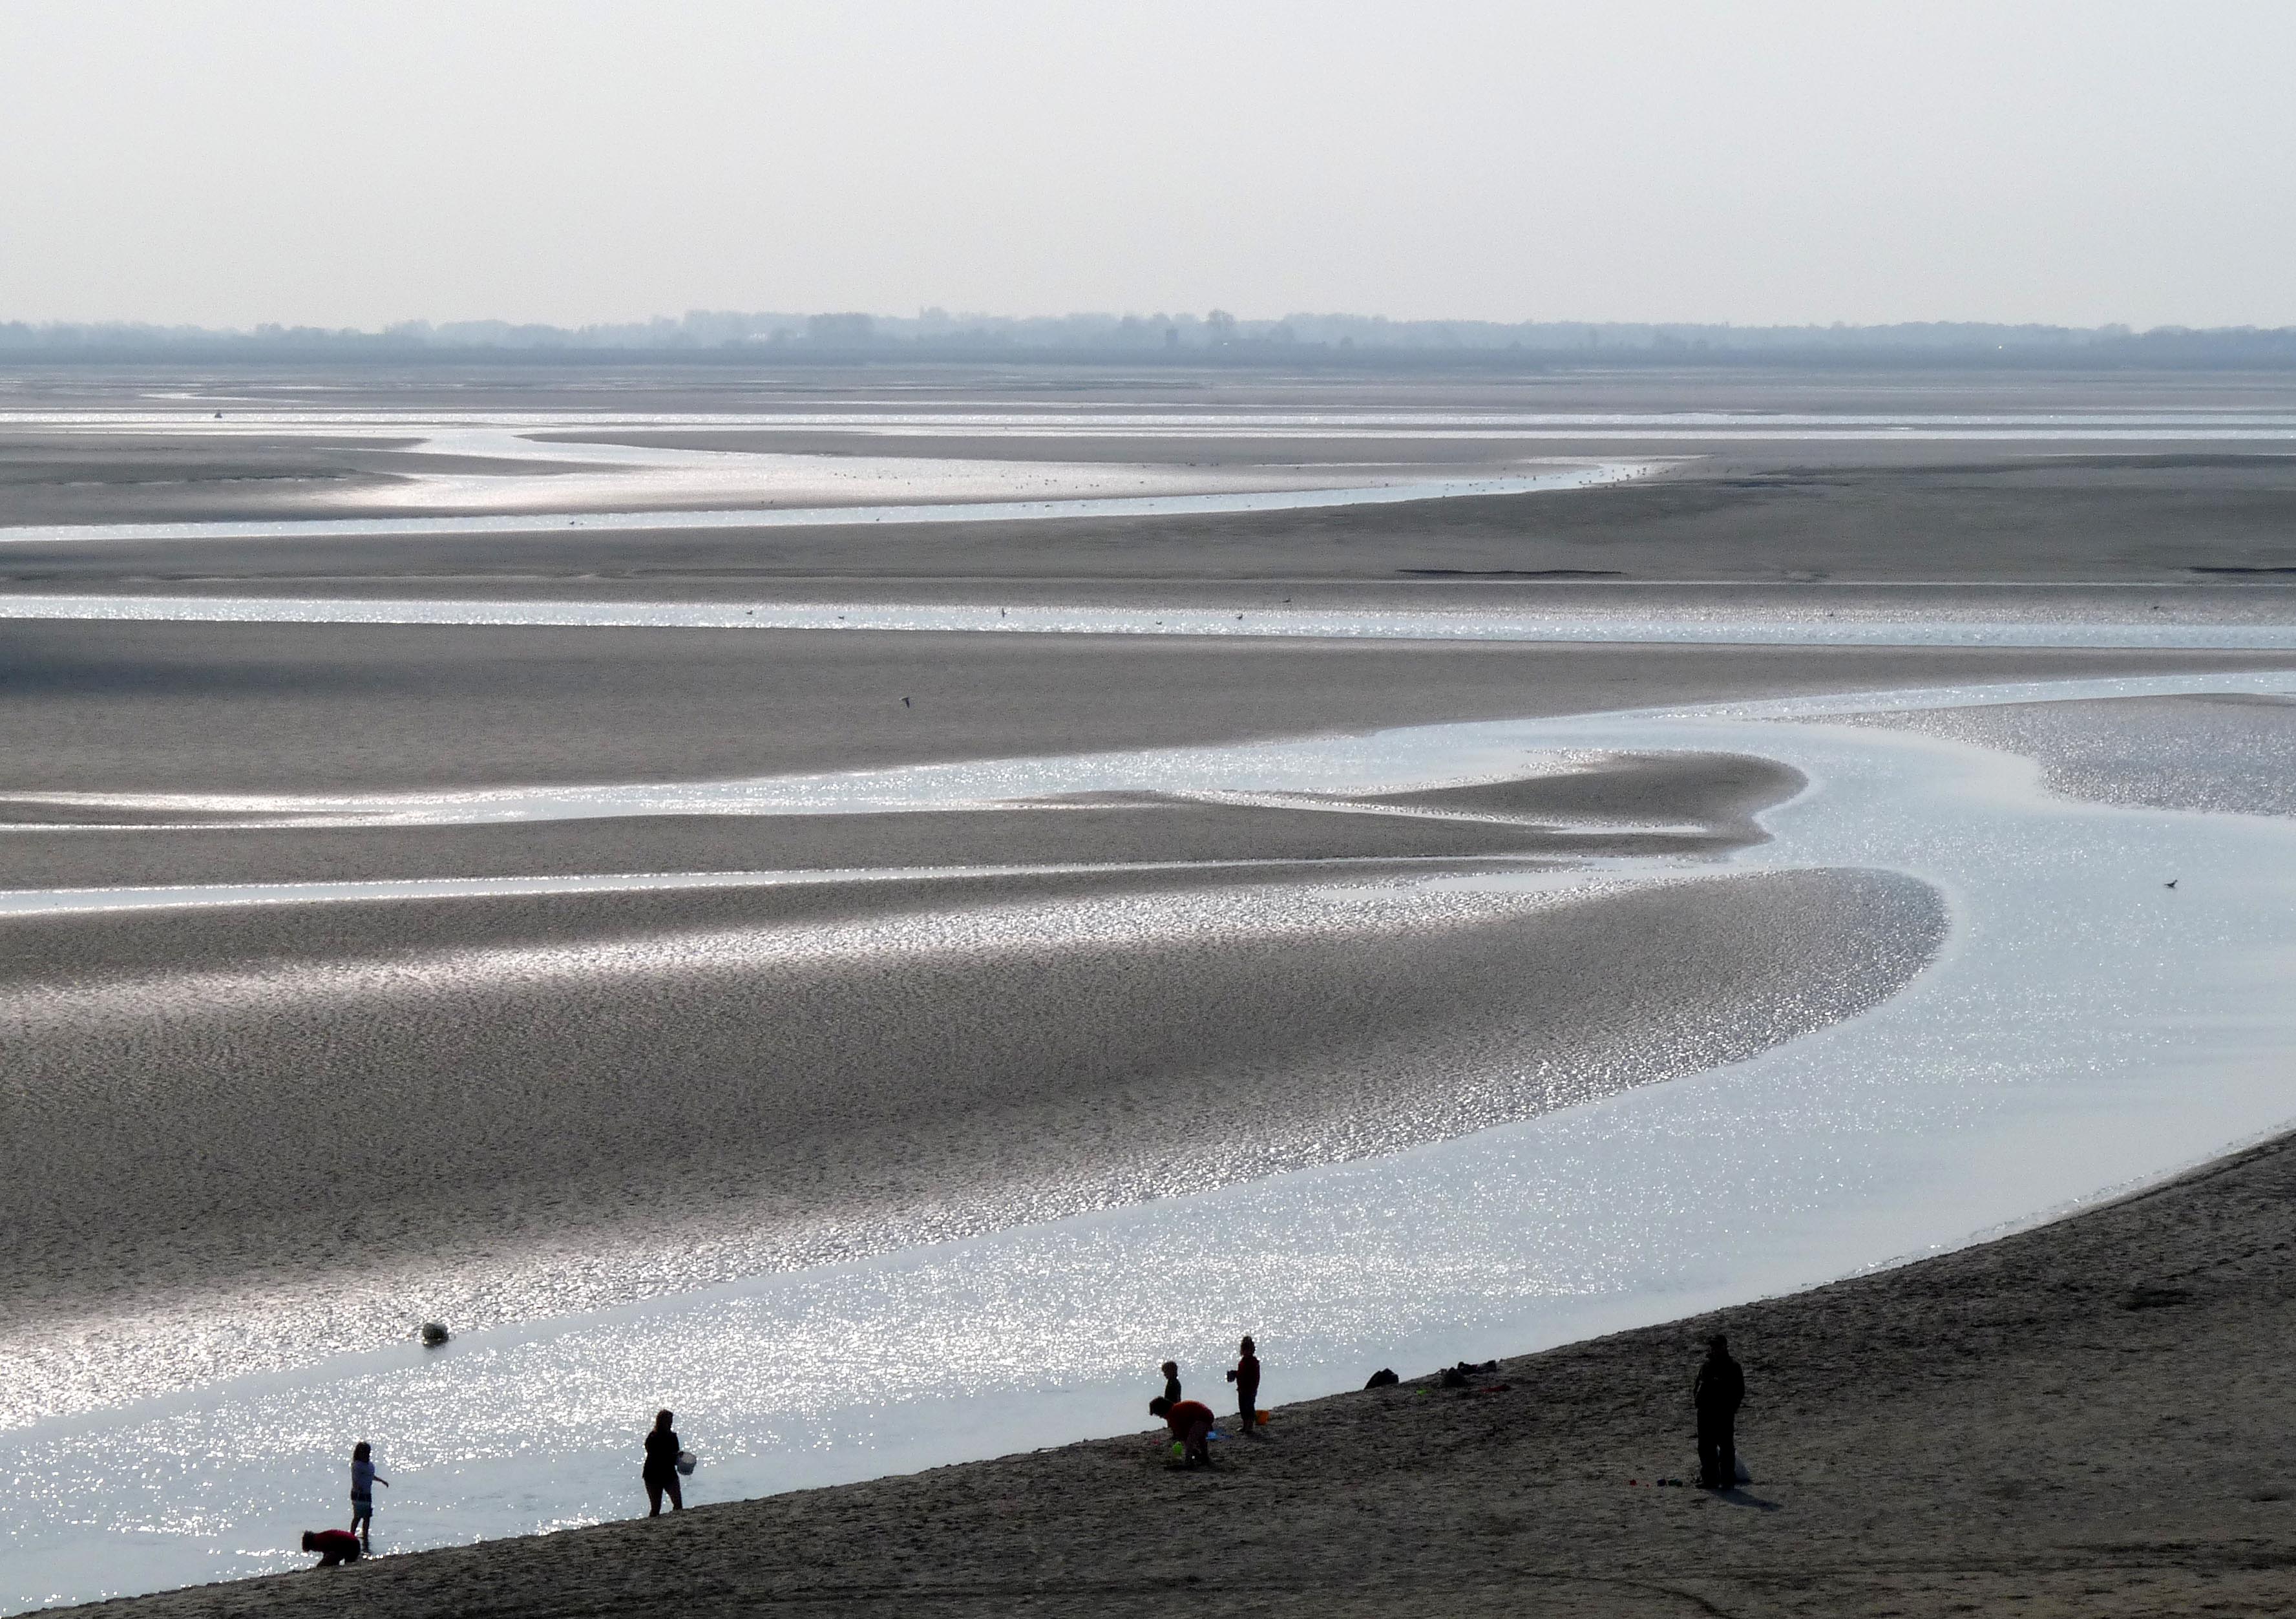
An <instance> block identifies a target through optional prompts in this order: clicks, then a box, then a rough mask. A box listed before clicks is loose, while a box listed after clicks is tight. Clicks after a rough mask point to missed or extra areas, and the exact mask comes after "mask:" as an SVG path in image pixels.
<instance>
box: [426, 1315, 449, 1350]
mask: <svg viewBox="0 0 2296 1619" xmlns="http://www.w3.org/2000/svg"><path fill="white" fill-rule="evenodd" d="M451 1336H453V1334H451V1333H449V1332H448V1331H447V1324H446V1323H445V1322H444V1321H425V1322H423V1323H422V1333H421V1337H422V1343H423V1346H424V1347H425V1348H427V1349H436V1348H438V1347H439V1345H440V1344H444V1343H445V1342H446V1341H447V1339H448V1338H449V1337H451Z"/></svg>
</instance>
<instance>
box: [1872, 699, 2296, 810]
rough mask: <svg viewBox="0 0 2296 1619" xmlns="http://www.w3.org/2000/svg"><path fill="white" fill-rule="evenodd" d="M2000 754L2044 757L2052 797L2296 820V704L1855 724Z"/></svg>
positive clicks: (1997, 710)
mask: <svg viewBox="0 0 2296 1619" xmlns="http://www.w3.org/2000/svg"><path fill="white" fill-rule="evenodd" d="M1848 723H1852V724H1857V725H1873V726H1882V727H1894V728H1897V729H1901V730H1917V731H1921V732H1923V733H1924V734H1925V735H1928V736H1949V737H1951V738H1953V739H1954V740H1956V741H1958V742H1973V743H1976V744H1980V746H1984V747H1993V748H1999V749H2002V750H2003V751H2005V752H2011V753H2016V754H2020V755H2021V756H2023V757H2025V758H2028V759H2034V760H2039V761H2040V764H2041V767H2042V778H2043V779H2044V780H2045V781H2046V782H2047V783H2048V786H2049V790H2050V791H2051V792H2052V793H2063V794H2065V795H2066V796H2067V797H2070V798H2085V799H2088V800H2090V801H2093V802H2098V803H2108V804H2141V805H2144V806H2146V807H2148V808H2153V809H2205V810H2218V811H2226V812H2230V813H2234V814H2244V815H2296V701H2291V700H2290V699H2288V698H2285V697H2269V696H2261V695H2257V696H2243V695H2238V694H2232V693H2213V694H2209V695H2205V696H2192V697H2140V698H2128V699H2101V700H2098V701H2095V702H2088V703H2002V704H1999V705H1997V706H1994V707H1989V708H1974V709H1934V710H1922V711H1913V712H1908V713H1902V714H1869V715H1859V716H1856V717H1855V718H1854V719H1850V720H1849V721H1848Z"/></svg>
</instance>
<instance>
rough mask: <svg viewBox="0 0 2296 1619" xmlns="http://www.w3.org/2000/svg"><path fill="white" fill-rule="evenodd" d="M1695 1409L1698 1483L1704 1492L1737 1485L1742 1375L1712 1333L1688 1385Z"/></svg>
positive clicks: (1727, 1342)
mask: <svg viewBox="0 0 2296 1619" xmlns="http://www.w3.org/2000/svg"><path fill="white" fill-rule="evenodd" d="M1690 1399H1691V1403H1692V1404H1693V1405H1695V1406H1696V1407H1697V1408H1698V1483H1699V1485H1700V1487H1701V1488H1702V1489H1707V1490H1730V1489H1734V1488H1736V1486H1737V1483H1738V1432H1737V1429H1738V1408H1739V1407H1740V1406H1742V1405H1743V1404H1745V1403H1746V1374H1745V1373H1744V1372H1743V1371H1741V1370H1739V1369H1738V1363H1737V1362H1736V1361H1735V1360H1732V1359H1731V1358H1730V1340H1729V1339H1727V1338H1726V1337H1724V1336H1723V1335H1721V1334H1720V1333H1716V1334H1715V1335H1713V1336H1712V1337H1710V1338H1709V1339H1707V1340H1706V1364H1705V1365H1703V1366H1702V1367H1700V1368H1698V1377H1697V1380H1696V1381H1695V1382H1693V1384H1692V1385H1690Z"/></svg>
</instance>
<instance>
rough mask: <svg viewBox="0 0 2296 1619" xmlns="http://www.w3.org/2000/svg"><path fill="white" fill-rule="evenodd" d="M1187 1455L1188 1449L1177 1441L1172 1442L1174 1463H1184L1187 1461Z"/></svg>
mask: <svg viewBox="0 0 2296 1619" xmlns="http://www.w3.org/2000/svg"><path fill="white" fill-rule="evenodd" d="M1187 1455H1188V1447H1187V1446H1185V1445H1184V1444H1182V1443H1181V1442H1179V1441H1178V1440H1177V1439H1176V1440H1174V1441H1173V1442H1172V1459H1173V1460H1174V1461H1185V1460H1186V1459H1187Z"/></svg>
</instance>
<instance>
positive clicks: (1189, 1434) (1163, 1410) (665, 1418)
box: [303, 1337, 1260, 1568]
mask: <svg viewBox="0 0 2296 1619" xmlns="http://www.w3.org/2000/svg"><path fill="white" fill-rule="evenodd" d="M1163 1372H1164V1392H1163V1393H1161V1394H1159V1395H1158V1396H1157V1397H1156V1398H1155V1399H1153V1400H1151V1401H1149V1402H1148V1411H1149V1414H1150V1415H1151V1416H1153V1417H1160V1418H1163V1419H1164V1422H1165V1425H1166V1426H1168V1427H1169V1428H1170V1429H1171V1430H1172V1438H1173V1440H1174V1441H1175V1442H1177V1444H1178V1445H1179V1446H1180V1450H1181V1456H1182V1460H1183V1464H1184V1465H1185V1466H1187V1467H1196V1466H1198V1465H1201V1466H1203V1467H1210V1466H1211V1465H1212V1451H1211V1436H1212V1424H1213V1422H1214V1421H1215V1420H1217V1419H1216V1418H1214V1417H1213V1415H1212V1409H1211V1407H1210V1406H1208V1405H1206V1404H1204V1403H1203V1401H1200V1400H1189V1399H1185V1398H1183V1397H1182V1394H1181V1392H1180V1364H1179V1362H1178V1361H1177V1360H1167V1361H1165V1362H1164V1366H1163ZM1227 1380H1228V1381H1229V1382H1230V1383H1233V1384H1234V1385H1235V1402H1236V1411H1237V1418H1238V1420H1239V1421H1240V1422H1241V1423H1242V1429H1243V1432H1245V1433H1247V1434H1249V1433H1251V1432H1252V1431H1253V1430H1254V1429H1255V1428H1256V1427H1257V1426H1258V1425H1259V1419H1260V1415H1259V1353H1258V1352H1257V1351H1256V1350H1255V1349H1254V1348H1253V1345H1252V1342H1251V1339H1250V1338H1248V1337H1247V1338H1246V1339H1244V1340H1243V1342H1242V1344H1241V1345H1239V1346H1238V1352H1237V1354H1236V1359H1235V1364H1234V1366H1233V1367H1232V1368H1229V1370H1228V1374H1227ZM671 1420H672V1418H671V1417H670V1414H669V1413H668V1411H662V1412H660V1413H659V1414H658V1415H657V1416H656V1417H655V1418H654V1428H653V1432H652V1433H651V1434H647V1435H646V1442H645V1457H646V1460H645V1470H644V1474H643V1475H641V1476H642V1477H643V1479H644V1483H645V1487H646V1494H647V1495H648V1496H649V1497H650V1498H651V1505H652V1513H651V1514H649V1516H654V1515H658V1514H660V1511H661V1498H662V1497H663V1496H664V1495H668V1497H669V1504H670V1508H671V1510H672V1511H676V1509H677V1508H681V1507H683V1506H684V1505H685V1501H684V1500H683V1499H682V1498H681V1496H680V1493H679V1491H678V1487H677V1475H678V1473H679V1472H680V1471H681V1470H683V1469H684V1468H685V1467H689V1466H690V1465H691V1463H690V1462H689V1461H688V1459H686V1457H685V1453H684V1452H683V1451H680V1449H679V1448H678V1439H677V1433H676V1430H675V1429H674V1428H672V1427H671V1426H670V1422H671ZM377 1484H381V1485H382V1486H383V1487H384V1488H385V1489H389V1487H390V1481H389V1479H387V1478H385V1477H383V1476H382V1475H381V1474H379V1473H377V1472H376V1471H375V1470H374V1450H373V1446H371V1445H369V1444H368V1443H367V1442H365V1440H361V1441H360V1442H358V1443H357V1444H356V1445H354V1446H352V1447H351V1526H350V1527H349V1528H348V1529H310V1530H306V1531H305V1532H304V1533H303V1549H304V1550H305V1551H316V1552H317V1553H318V1554H319V1566H320V1567H321V1568H334V1567H337V1566H340V1565H341V1564H344V1563H356V1562H357V1561H358V1560H359V1559H360V1558H361V1557H366V1556H370V1555H372V1554H373V1550H374V1539H373V1536H374V1487H375V1486H376V1485H377Z"/></svg>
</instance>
